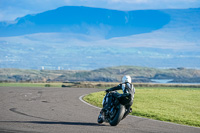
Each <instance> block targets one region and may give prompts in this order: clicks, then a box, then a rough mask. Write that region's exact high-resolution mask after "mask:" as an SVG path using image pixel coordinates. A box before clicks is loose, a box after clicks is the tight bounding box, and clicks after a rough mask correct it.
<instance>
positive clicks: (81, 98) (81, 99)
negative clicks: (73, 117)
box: [79, 94, 200, 129]
mask: <svg viewBox="0 0 200 133" xmlns="http://www.w3.org/2000/svg"><path fill="white" fill-rule="evenodd" d="M86 95H88V94H84V95H82V96H80V97H79V100H80V101H82V102H83V103H85V104H87V105H89V106H91V107H94V108H97V109H101V108H99V107H97V106H94V105H92V104H89V103H87V102H86V101H84V100H83V97H84V96H86ZM128 116H129V117H135V118H140V119H146V120H150V121H156V122H163V123H168V124H172V125H178V126H184V127H190V128H198V129H200V128H199V127H193V126H187V125H181V124H176V123H172V122H167V121H160V120H154V119H149V118H143V117H139V116H134V115H128Z"/></svg>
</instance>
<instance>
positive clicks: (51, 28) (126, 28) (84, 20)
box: [0, 6, 170, 39]
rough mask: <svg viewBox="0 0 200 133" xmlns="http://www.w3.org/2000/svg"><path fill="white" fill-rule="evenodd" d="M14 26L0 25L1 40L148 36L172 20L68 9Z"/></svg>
mask: <svg viewBox="0 0 200 133" xmlns="http://www.w3.org/2000/svg"><path fill="white" fill-rule="evenodd" d="M16 21H17V23H15V24H9V25H7V24H3V23H1V24H0V31H1V32H0V36H4V37H5V36H19V35H26V34H33V33H49V32H65V33H81V34H86V35H93V34H95V35H100V36H103V37H105V38H107V39H109V38H112V37H121V36H129V35H134V34H141V33H148V32H151V31H153V30H157V29H160V28H162V27H163V26H164V25H166V24H167V23H169V21H170V16H169V15H168V14H166V13H164V12H161V11H159V10H138V11H117V10H108V9H101V8H91V7H81V6H80V7H77V6H65V7H60V8H58V9H55V10H50V11H46V12H43V13H39V14H33V15H27V16H25V17H22V18H18V19H17V20H16Z"/></svg>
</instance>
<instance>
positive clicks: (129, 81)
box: [122, 75, 131, 83]
mask: <svg viewBox="0 0 200 133" xmlns="http://www.w3.org/2000/svg"><path fill="white" fill-rule="evenodd" d="M126 82H128V83H131V77H130V76H129V75H125V76H124V77H123V78H122V83H126Z"/></svg>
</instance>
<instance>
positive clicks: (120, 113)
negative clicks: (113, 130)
mask: <svg viewBox="0 0 200 133" xmlns="http://www.w3.org/2000/svg"><path fill="white" fill-rule="evenodd" d="M124 113H125V107H124V106H123V105H119V109H118V110H117V112H116V114H115V116H114V117H113V118H111V119H110V121H109V124H110V125H111V126H116V125H117V124H119V122H120V121H121V119H122V117H123V115H124Z"/></svg>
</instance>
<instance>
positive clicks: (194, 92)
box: [84, 87, 200, 127]
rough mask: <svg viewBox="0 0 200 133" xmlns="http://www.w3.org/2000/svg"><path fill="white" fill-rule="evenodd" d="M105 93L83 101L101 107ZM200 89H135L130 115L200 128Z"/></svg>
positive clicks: (98, 93)
mask: <svg viewBox="0 0 200 133" xmlns="http://www.w3.org/2000/svg"><path fill="white" fill-rule="evenodd" d="M104 95H105V92H103V91H102V92H96V93H91V94H89V95H87V96H85V97H84V100H85V101H87V102H89V103H91V104H93V105H95V106H98V107H102V104H101V102H102V99H103V97H104ZM199 101H200V88H180V87H179V88H173V87H168V88H167V87H164V88H162V87H155V88H153V87H150V88H145V87H142V88H136V94H135V99H134V103H133V105H132V108H133V112H132V113H131V115H135V116H141V117H145V118H150V119H156V120H161V121H168V122H173V123H178V124H184V125H190V126H196V127H200V102H199Z"/></svg>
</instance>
